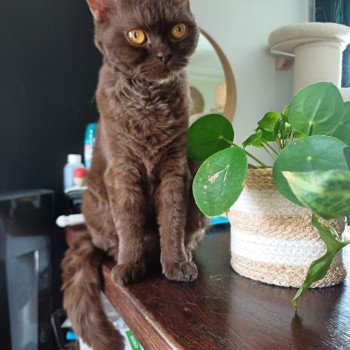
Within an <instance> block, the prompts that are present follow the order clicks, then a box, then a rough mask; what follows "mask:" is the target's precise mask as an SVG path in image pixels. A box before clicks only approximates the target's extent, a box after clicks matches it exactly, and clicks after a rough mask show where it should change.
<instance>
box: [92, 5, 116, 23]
mask: <svg viewBox="0 0 350 350" xmlns="http://www.w3.org/2000/svg"><path fill="white" fill-rule="evenodd" d="M86 1H87V3H88V5H89V8H90V11H91V13H92V15H93V17H94V19H95V21H97V22H103V21H105V20H106V19H107V18H108V14H109V12H110V10H111V8H112V6H113V5H112V2H111V1H110V0H86Z"/></svg>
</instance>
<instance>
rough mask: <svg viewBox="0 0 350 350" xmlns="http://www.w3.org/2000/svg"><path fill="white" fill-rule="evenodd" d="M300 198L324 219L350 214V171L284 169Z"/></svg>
mask: <svg viewBox="0 0 350 350" xmlns="http://www.w3.org/2000/svg"><path fill="white" fill-rule="evenodd" d="M283 175H284V176H285V178H286V179H287V181H288V184H289V186H290V188H291V189H292V191H293V193H294V194H295V196H296V197H297V198H298V200H299V201H300V202H301V203H302V204H303V205H304V206H305V207H307V208H310V209H311V210H312V211H313V212H315V213H316V214H318V215H319V216H321V217H322V218H324V219H337V218H340V217H343V216H349V215H350V172H349V171H345V170H326V171H325V170H314V171H307V172H289V171H284V172H283Z"/></svg>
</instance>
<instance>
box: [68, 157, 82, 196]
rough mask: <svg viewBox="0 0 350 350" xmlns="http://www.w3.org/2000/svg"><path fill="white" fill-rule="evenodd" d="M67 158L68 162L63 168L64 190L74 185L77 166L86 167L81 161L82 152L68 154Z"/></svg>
mask: <svg viewBox="0 0 350 350" xmlns="http://www.w3.org/2000/svg"><path fill="white" fill-rule="evenodd" d="M67 160H68V162H67V164H66V165H65V166H64V170H63V182H64V183H63V187H64V190H66V189H68V188H70V187H74V170H75V169H77V168H84V165H83V164H82V163H81V155H80V154H68V157H67Z"/></svg>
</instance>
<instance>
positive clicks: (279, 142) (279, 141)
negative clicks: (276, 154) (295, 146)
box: [276, 138, 283, 150]
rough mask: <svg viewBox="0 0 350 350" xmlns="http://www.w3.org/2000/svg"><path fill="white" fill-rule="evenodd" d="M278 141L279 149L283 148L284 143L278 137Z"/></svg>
mask: <svg viewBox="0 0 350 350" xmlns="http://www.w3.org/2000/svg"><path fill="white" fill-rule="evenodd" d="M276 142H277V145H278V147H279V149H280V150H281V149H282V148H283V147H282V144H281V140H280V139H279V138H277V139H276Z"/></svg>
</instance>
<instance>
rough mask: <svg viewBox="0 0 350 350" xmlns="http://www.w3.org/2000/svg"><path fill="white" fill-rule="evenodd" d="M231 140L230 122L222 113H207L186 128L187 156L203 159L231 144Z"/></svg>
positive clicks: (232, 135)
mask: <svg viewBox="0 0 350 350" xmlns="http://www.w3.org/2000/svg"><path fill="white" fill-rule="evenodd" d="M223 138H225V139H226V140H228V141H229V142H232V141H233V138H234V131H233V127H232V124H231V123H230V121H228V120H227V119H226V118H225V117H224V116H223V115H220V114H208V115H205V116H203V117H201V118H199V119H198V120H197V121H196V122H194V123H193V124H192V125H191V127H190V128H189V130H188V146H187V154H188V158H190V159H193V160H197V161H203V160H205V159H206V158H208V157H209V156H211V155H212V154H214V153H216V152H218V151H221V150H223V149H225V148H228V147H231V145H230V144H229V143H228V142H226V141H224V140H223Z"/></svg>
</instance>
